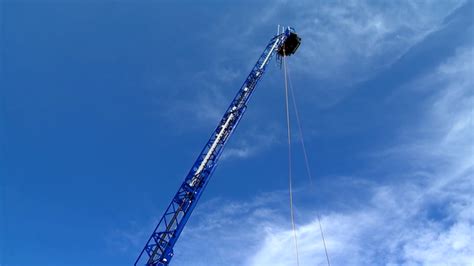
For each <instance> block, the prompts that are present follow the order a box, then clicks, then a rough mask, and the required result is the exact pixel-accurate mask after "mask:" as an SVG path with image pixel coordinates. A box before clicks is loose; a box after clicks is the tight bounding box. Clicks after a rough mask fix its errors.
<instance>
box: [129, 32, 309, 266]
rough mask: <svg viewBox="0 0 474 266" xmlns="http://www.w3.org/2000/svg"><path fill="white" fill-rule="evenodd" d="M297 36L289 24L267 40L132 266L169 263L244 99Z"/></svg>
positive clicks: (295, 44)
mask: <svg viewBox="0 0 474 266" xmlns="http://www.w3.org/2000/svg"><path fill="white" fill-rule="evenodd" d="M300 40H301V39H300V38H299V37H298V35H297V34H296V33H295V31H294V29H292V28H290V27H288V28H286V29H284V30H283V32H282V33H278V34H277V35H276V36H274V37H273V38H272V39H271V40H270V42H269V43H268V45H267V46H266V48H265V50H264V51H263V53H262V55H261V56H260V58H259V59H258V60H257V63H256V64H255V66H254V67H253V68H252V71H251V72H250V74H249V75H248V77H247V79H246V80H245V82H244V83H243V84H242V86H241V87H240V89H239V91H238V92H237V95H236V96H235V97H234V99H233V100H232V102H231V104H230V106H229V107H228V108H227V111H226V112H225V114H224V116H223V117H222V119H221V121H220V122H219V124H218V126H217V128H216V129H215V130H214V132H213V133H212V135H211V137H210V139H209V141H208V142H207V143H206V145H205V146H204V149H203V150H202V151H201V153H200V154H199V156H198V158H197V160H196V161H195V163H194V165H193V166H192V168H191V170H190V171H189V173H188V174H187V176H186V178H185V179H184V182H183V183H182V184H181V186H180V187H179V190H178V192H177V193H176V195H175V196H174V197H173V200H172V201H171V203H170V204H169V206H168V208H167V209H166V211H165V213H164V214H163V216H162V217H161V219H160V221H159V223H158V225H157V226H156V228H155V229H154V230H153V233H152V234H151V236H150V238H149V239H148V241H147V243H146V245H145V247H144V248H143V250H142V252H141V253H140V255H139V257H138V258H137V260H136V261H135V264H134V265H135V266H137V265H147V266H165V265H168V264H169V263H170V261H171V259H172V257H173V255H174V253H173V247H174V245H175V244H176V241H177V240H178V238H179V236H180V234H181V232H182V231H183V229H184V226H185V225H186V222H187V221H188V219H189V217H190V216H191V213H192V211H193V210H194V208H195V207H196V204H197V202H198V200H199V198H200V197H201V195H202V193H203V191H204V189H205V188H206V186H207V184H208V181H209V178H210V176H211V175H212V173H213V172H214V170H215V169H216V166H217V161H218V160H219V157H220V155H221V154H222V151H223V149H224V146H225V144H226V143H227V141H228V140H229V137H230V136H231V135H232V132H233V131H234V129H235V128H236V127H237V125H238V124H239V121H240V119H241V118H242V116H243V114H244V112H245V110H246V109H247V102H248V100H249V98H250V96H251V95H252V93H253V91H254V90H255V87H256V86H257V83H258V81H259V80H260V79H261V78H262V76H263V74H264V73H265V69H266V67H267V65H268V64H269V62H270V60H271V58H272V57H273V56H274V55H275V54H278V56H287V55H291V54H293V53H294V52H295V51H296V49H298V46H299V44H300Z"/></svg>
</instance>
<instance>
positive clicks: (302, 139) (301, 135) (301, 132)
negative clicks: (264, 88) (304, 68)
mask: <svg viewBox="0 0 474 266" xmlns="http://www.w3.org/2000/svg"><path fill="white" fill-rule="evenodd" d="M285 74H286V76H285V78H286V77H287V79H288V83H289V88H290V93H291V99H292V102H293V110H294V112H295V117H296V123H297V125H298V129H299V134H300V142H301V147H302V150H303V157H304V161H305V165H306V173H307V175H308V178H309V183H310V188H311V191H313V192H314V185H313V176H312V174H311V169H310V167H309V160H308V153H307V152H306V145H305V142H304V137H303V127H302V126H301V120H300V116H299V112H298V107H297V104H296V99H295V93H294V89H293V83H292V82H291V75H290V71H289V70H288V68H287V66H286V65H285ZM285 82H286V80H285ZM316 216H317V218H318V224H319V232H320V234H321V239H322V241H323V245H324V252H325V254H326V260H327V264H328V266H330V265H331V262H330V260H329V253H328V249H327V245H326V240H325V238H324V232H323V227H322V225H321V218H320V215H319V212H317V214H316Z"/></svg>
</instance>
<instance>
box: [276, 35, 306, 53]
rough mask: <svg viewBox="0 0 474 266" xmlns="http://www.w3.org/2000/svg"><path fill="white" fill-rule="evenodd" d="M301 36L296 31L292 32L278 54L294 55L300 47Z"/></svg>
mask: <svg viewBox="0 0 474 266" xmlns="http://www.w3.org/2000/svg"><path fill="white" fill-rule="evenodd" d="M300 43H301V38H300V37H299V36H298V35H297V34H296V33H294V32H292V33H290V35H289V36H288V38H287V39H286V40H285V43H284V44H283V45H282V46H281V48H280V50H278V54H279V55H281V56H288V55H292V54H294V53H295V52H296V50H297V49H298V47H300Z"/></svg>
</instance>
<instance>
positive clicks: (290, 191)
mask: <svg viewBox="0 0 474 266" xmlns="http://www.w3.org/2000/svg"><path fill="white" fill-rule="evenodd" d="M285 58H286V57H285V50H283V68H284V75H285V107H286V125H287V135H288V190H289V196H290V215H291V228H292V230H293V239H294V243H295V252H296V265H298V266H299V265H300V258H299V252H298V238H297V236H296V226H295V215H294V210H293V188H292V183H293V180H292V179H293V178H292V171H291V168H292V166H291V127H290V108H289V103H288V79H287V71H286V60H285Z"/></svg>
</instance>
